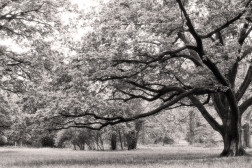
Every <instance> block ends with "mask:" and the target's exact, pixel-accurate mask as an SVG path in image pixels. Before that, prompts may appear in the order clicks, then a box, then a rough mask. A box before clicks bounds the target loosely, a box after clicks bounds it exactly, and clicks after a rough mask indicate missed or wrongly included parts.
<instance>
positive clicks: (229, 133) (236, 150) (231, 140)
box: [220, 121, 247, 157]
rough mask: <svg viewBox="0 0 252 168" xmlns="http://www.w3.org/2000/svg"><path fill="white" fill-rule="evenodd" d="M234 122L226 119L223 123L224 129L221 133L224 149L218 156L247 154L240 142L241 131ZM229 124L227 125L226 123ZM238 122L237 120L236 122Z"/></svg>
mask: <svg viewBox="0 0 252 168" xmlns="http://www.w3.org/2000/svg"><path fill="white" fill-rule="evenodd" d="M235 123H236V122H232V121H231V122H230V124H229V121H226V122H225V123H224V124H225V125H224V129H225V130H224V131H223V134H222V138H223V143H224V149H223V151H222V153H221V154H220V156H222V157H229V156H244V155H247V153H246V151H245V150H244V149H243V147H242V143H241V140H242V139H241V131H240V130H239V129H238V128H241V127H239V126H238V125H237V124H235ZM227 124H229V125H227ZM238 124H239V122H238Z"/></svg>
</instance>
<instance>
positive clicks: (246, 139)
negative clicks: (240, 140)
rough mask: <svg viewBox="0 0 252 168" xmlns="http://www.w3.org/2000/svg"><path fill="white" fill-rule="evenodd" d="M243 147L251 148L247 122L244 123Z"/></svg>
mask: <svg viewBox="0 0 252 168" xmlns="http://www.w3.org/2000/svg"><path fill="white" fill-rule="evenodd" d="M243 128H244V147H248V148H251V139H250V128H249V123H246V124H244V126H243Z"/></svg>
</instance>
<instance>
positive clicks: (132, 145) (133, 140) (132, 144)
mask: <svg viewBox="0 0 252 168" xmlns="http://www.w3.org/2000/svg"><path fill="white" fill-rule="evenodd" d="M137 138H138V137H137V133H136V131H130V132H129V133H128V134H126V140H127V145H128V150H133V149H136V147H137Z"/></svg>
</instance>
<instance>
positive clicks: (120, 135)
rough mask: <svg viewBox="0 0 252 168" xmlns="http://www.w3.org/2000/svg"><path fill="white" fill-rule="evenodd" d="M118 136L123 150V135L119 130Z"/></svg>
mask: <svg viewBox="0 0 252 168" xmlns="http://www.w3.org/2000/svg"><path fill="white" fill-rule="evenodd" d="M118 135H119V141H120V144H121V149H122V150H123V142H122V134H121V131H120V129H119V130H118Z"/></svg>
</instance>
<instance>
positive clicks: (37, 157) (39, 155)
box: [0, 147, 252, 168]
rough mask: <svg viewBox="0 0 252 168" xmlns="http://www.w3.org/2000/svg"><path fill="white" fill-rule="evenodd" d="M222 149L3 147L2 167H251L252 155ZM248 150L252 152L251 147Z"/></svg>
mask: <svg viewBox="0 0 252 168" xmlns="http://www.w3.org/2000/svg"><path fill="white" fill-rule="evenodd" d="M220 152H221V148H200V147H142V148H140V149H138V150H135V151H115V152H112V151H104V152H99V151H73V150H71V149H49V148H41V149H31V148H0V159H1V161H0V167H1V168H17V167H22V168H84V167H85V168H86V167H90V168H94V167H98V168H115V167H120V168H126V167H129V168H154V167H155V168H164V167H168V168H188V167H191V168H205V167H207V168H238V167H242V168H251V167H252V157H239V158H219V157H218V155H219V153H220ZM249 153H252V151H251V150H249Z"/></svg>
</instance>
